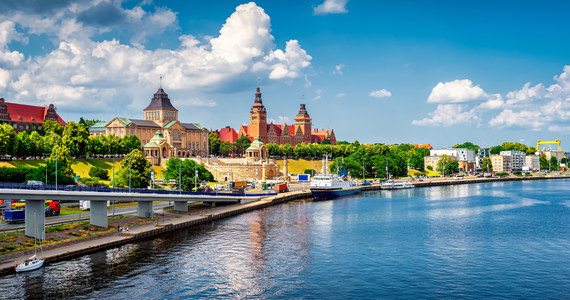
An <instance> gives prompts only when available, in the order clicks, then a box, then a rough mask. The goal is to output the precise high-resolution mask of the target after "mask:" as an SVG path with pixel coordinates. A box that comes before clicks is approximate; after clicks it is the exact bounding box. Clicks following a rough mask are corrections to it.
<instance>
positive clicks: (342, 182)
mask: <svg viewBox="0 0 570 300" xmlns="http://www.w3.org/2000/svg"><path fill="white" fill-rule="evenodd" d="M309 188H310V190H311V193H313V196H315V198H336V197H341V196H347V195H352V194H358V193H360V191H361V190H362V186H359V185H358V184H357V183H356V182H355V181H352V180H349V179H346V178H343V177H340V176H338V175H336V174H321V175H317V176H315V177H313V178H312V179H311V185H310V187H309Z"/></svg>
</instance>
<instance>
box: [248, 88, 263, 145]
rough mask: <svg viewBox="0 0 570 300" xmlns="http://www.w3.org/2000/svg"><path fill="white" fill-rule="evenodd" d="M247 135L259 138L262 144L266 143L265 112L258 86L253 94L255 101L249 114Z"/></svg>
mask: <svg viewBox="0 0 570 300" xmlns="http://www.w3.org/2000/svg"><path fill="white" fill-rule="evenodd" d="M248 135H249V136H252V137H258V136H259V137H261V140H262V141H263V142H264V143H267V111H266V110H265V106H263V101H262V100H261V92H260V91H259V86H258V87H257V92H256V93H255V101H254V103H253V106H252V107H251V110H250V112H249V126H248Z"/></svg>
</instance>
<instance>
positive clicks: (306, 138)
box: [295, 104, 312, 144]
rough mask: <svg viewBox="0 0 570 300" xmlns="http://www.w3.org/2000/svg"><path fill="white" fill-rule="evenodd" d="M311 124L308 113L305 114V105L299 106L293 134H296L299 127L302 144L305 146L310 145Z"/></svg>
mask: <svg viewBox="0 0 570 300" xmlns="http://www.w3.org/2000/svg"><path fill="white" fill-rule="evenodd" d="M311 124H312V119H311V117H310V116H309V113H307V109H306V108H305V104H301V107H300V108H299V112H298V113H297V116H296V117H295V132H297V128H299V127H301V131H302V132H303V142H304V143H306V144H309V143H311Z"/></svg>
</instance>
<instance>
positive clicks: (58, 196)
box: [0, 189, 260, 240]
mask: <svg viewBox="0 0 570 300" xmlns="http://www.w3.org/2000/svg"><path fill="white" fill-rule="evenodd" d="M0 199H19V200H25V201H26V216H25V220H24V221H25V228H26V232H25V234H26V236H29V237H35V238H37V239H41V240H43V239H44V238H45V228H44V226H45V216H44V207H45V200H54V201H62V200H70V201H77V200H89V201H91V212H90V224H91V225H94V226H99V227H104V228H107V227H108V220H107V201H135V202H137V215H138V216H139V217H141V218H152V217H153V214H154V212H153V209H152V203H153V201H172V202H174V209H175V210H177V211H182V212H187V211H188V202H189V201H192V202H203V203H206V204H210V205H215V204H216V203H243V202H244V201H246V200H247V201H248V202H251V201H256V200H259V199H260V197H251V196H229V195H220V196H216V195H184V194H139V193H113V192H110V193H100V192H75V191H61V190H60V191H52V190H20V189H0Z"/></svg>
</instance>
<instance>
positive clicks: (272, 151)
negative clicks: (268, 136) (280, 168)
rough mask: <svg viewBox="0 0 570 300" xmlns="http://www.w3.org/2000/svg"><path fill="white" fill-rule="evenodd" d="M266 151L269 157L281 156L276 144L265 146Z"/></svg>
mask: <svg viewBox="0 0 570 300" xmlns="http://www.w3.org/2000/svg"><path fill="white" fill-rule="evenodd" d="M265 147H266V148H267V151H268V152H269V156H281V155H282V153H281V149H280V148H279V145H277V144H265Z"/></svg>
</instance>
